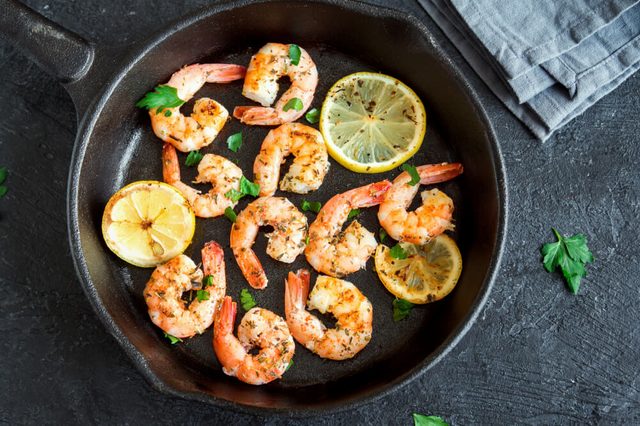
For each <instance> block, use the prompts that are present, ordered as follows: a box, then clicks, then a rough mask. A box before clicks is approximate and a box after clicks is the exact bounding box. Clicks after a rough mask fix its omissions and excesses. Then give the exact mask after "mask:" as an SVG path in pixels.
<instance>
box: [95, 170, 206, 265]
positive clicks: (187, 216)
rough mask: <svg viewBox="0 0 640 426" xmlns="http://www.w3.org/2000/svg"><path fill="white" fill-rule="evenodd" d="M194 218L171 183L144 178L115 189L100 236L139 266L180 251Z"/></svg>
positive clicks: (166, 258) (189, 237)
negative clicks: (117, 189) (116, 190)
mask: <svg viewBox="0 0 640 426" xmlns="http://www.w3.org/2000/svg"><path fill="white" fill-rule="evenodd" d="M195 229H196V218H195V215H194V214H193V210H191V207H190V206H189V202H188V201H187V200H186V199H185V198H184V197H183V196H182V194H180V192H178V190H177V189H175V188H174V187H172V186H171V185H167V184H166V183H163V182H157V181H152V180H144V181H139V182H134V183H131V184H129V185H127V186H125V187H124V188H122V189H121V190H119V191H118V192H116V193H115V194H114V195H113V196H112V197H111V199H110V200H109V202H108V203H107V206H106V207H105V208H104V214H103V216H102V236H103V237H104V241H105V242H106V243H107V246H109V248H110V249H111V251H113V252H114V253H115V254H116V255H117V256H118V257H119V258H121V259H122V260H124V261H125V262H129V263H131V264H133V265H136V266H141V267H143V268H147V267H151V266H156V265H158V264H160V263H163V262H166V261H167V260H169V259H172V258H174V257H176V256H177V255H179V254H181V253H182V252H183V251H184V250H185V249H186V248H187V247H188V246H189V244H190V243H191V238H193V232H194V231H195Z"/></svg>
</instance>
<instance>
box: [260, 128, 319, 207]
mask: <svg viewBox="0 0 640 426" xmlns="http://www.w3.org/2000/svg"><path fill="white" fill-rule="evenodd" d="M289 154H293V156H294V157H295V159H294V160H293V164H291V167H290V168H289V171H288V172H287V174H286V175H284V177H283V178H282V181H281V182H280V190H282V191H290V192H295V193H297V194H306V193H308V192H310V191H315V190H316V189H318V188H319V187H320V185H322V181H323V180H324V177H325V175H326V174H327V172H328V171H329V159H328V156H327V148H326V147H325V144H324V138H323V137H322V133H320V132H319V131H317V130H316V129H314V128H313V127H309V126H305V125H304V124H300V123H286V124H283V125H281V126H280V127H278V128H275V129H273V130H271V131H270V132H269V134H267V137H266V138H265V139H264V141H263V142H262V147H261V148H260V153H259V154H258V156H257V157H256V159H255V161H254V163H253V174H254V175H255V181H256V183H257V184H259V185H260V195H261V196H267V195H273V194H275V192H276V188H277V187H278V178H279V176H280V165H281V164H282V163H284V161H285V158H286V157H287V156H288V155H289Z"/></svg>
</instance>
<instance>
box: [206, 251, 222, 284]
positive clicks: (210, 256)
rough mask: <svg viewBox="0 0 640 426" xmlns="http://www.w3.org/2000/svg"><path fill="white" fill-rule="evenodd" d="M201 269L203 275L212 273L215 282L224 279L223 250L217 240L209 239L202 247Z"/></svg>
mask: <svg viewBox="0 0 640 426" xmlns="http://www.w3.org/2000/svg"><path fill="white" fill-rule="evenodd" d="M202 269H203V270H204V275H213V276H214V281H215V282H216V283H217V282H218V281H219V280H220V278H222V279H223V280H224V279H225V266H224V251H223V250H222V247H221V246H220V244H218V243H217V242H215V241H209V242H208V243H206V244H205V245H204V247H203V248H202ZM216 278H217V279H216Z"/></svg>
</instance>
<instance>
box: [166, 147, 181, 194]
mask: <svg viewBox="0 0 640 426" xmlns="http://www.w3.org/2000/svg"><path fill="white" fill-rule="evenodd" d="M162 179H163V180H164V181H165V182H166V183H169V184H173V183H175V182H179V181H180V163H178V154H177V153H176V149H175V148H174V147H173V145H171V144H168V143H165V144H164V146H163V147H162Z"/></svg>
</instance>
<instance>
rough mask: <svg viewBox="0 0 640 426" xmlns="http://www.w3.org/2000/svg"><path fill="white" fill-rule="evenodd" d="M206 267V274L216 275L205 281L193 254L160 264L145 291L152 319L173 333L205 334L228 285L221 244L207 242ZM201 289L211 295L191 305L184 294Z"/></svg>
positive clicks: (182, 334) (194, 301) (163, 328)
mask: <svg viewBox="0 0 640 426" xmlns="http://www.w3.org/2000/svg"><path fill="white" fill-rule="evenodd" d="M202 266H203V268H204V276H206V277H208V276H209V275H210V276H211V277H212V278H211V279H205V280H204V282H203V273H202V271H201V270H200V269H199V268H198V267H197V266H196V265H195V263H193V261H192V260H191V259H190V258H189V257H187V256H185V255H183V254H181V255H179V256H177V257H174V258H173V259H171V260H170V261H168V262H167V263H165V264H163V265H160V266H158V267H157V268H156V269H155V270H154V271H153V273H152V274H151V278H150V279H149V282H147V285H146V287H145V289H144V292H143V294H144V299H145V301H146V302H147V307H148V308H149V316H150V317H151V321H153V323H154V324H155V325H157V326H158V327H160V328H161V329H162V330H164V331H165V332H166V333H169V334H171V335H172V336H175V337H179V338H185V337H191V336H194V335H195V334H201V333H202V332H204V330H205V329H207V328H208V327H209V326H210V325H211V323H213V316H214V314H215V312H216V309H217V308H218V305H219V304H220V301H221V300H222V298H223V297H224V294H225V292H226V288H227V283H226V278H225V268H224V253H223V251H222V247H220V245H219V244H218V243H216V242H214V241H211V242H208V243H207V244H205V246H204V248H203V249H202ZM209 281H210V283H209ZM194 283H195V284H197V286H195V285H194ZM208 284H210V285H208ZM197 288H201V289H202V290H204V291H206V292H207V293H206V296H207V298H206V299H203V300H198V299H194V300H193V301H192V302H191V304H189V306H188V307H187V304H186V302H185V301H184V300H182V293H184V292H185V291H189V290H195V289H197Z"/></svg>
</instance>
